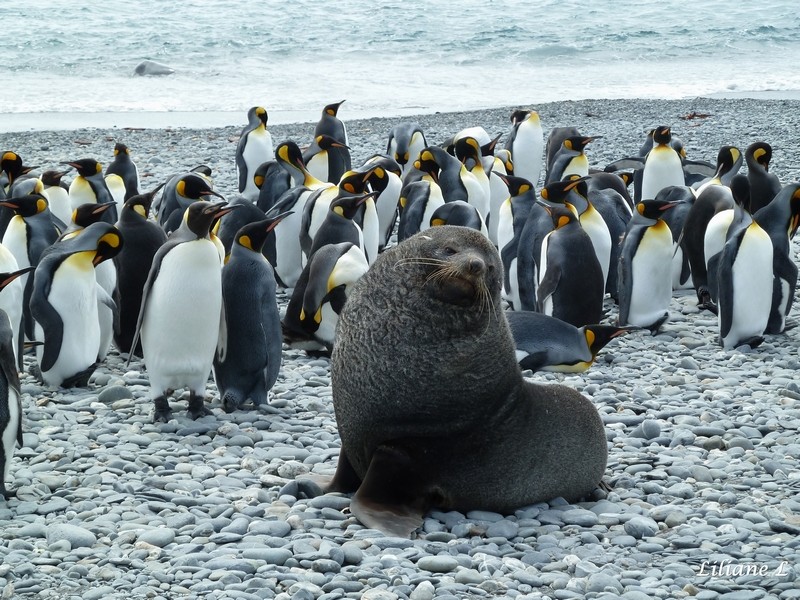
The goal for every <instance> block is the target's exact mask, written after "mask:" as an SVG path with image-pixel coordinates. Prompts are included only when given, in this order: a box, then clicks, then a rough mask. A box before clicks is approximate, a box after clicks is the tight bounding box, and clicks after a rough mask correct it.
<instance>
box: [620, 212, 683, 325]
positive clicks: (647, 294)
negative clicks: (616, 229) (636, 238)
mask: <svg viewBox="0 0 800 600" xmlns="http://www.w3.org/2000/svg"><path fill="white" fill-rule="evenodd" d="M631 262H632V264H631V278H632V282H631V296H630V306H629V308H628V322H627V324H629V325H636V326H639V327H647V326H649V325H652V324H653V323H655V322H656V321H658V320H659V319H661V317H663V316H664V313H665V312H667V308H668V307H669V303H670V300H671V299H672V234H671V233H670V232H669V230H668V229H667V228H666V227H664V228H663V231H660V230H655V229H654V228H653V227H650V228H648V230H647V231H646V232H645V233H644V236H643V239H642V241H641V242H640V243H639V251H638V252H636V254H635V255H634V257H633V260H632V261H631Z"/></svg>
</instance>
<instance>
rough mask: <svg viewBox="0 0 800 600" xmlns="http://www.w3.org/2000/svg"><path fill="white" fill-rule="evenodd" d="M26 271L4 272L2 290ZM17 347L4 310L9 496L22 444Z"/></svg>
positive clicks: (3, 456) (1, 384)
mask: <svg viewBox="0 0 800 600" xmlns="http://www.w3.org/2000/svg"><path fill="white" fill-rule="evenodd" d="M24 271H25V270H23V271H15V272H13V273H0V293H2V290H3V288H5V287H6V286H7V285H8V284H9V283H11V282H13V281H14V280H16V278H17V277H18V276H19V275H21V274H22V272H24ZM20 395H21V394H20V384H19V373H18V371H17V360H16V353H15V349H14V332H13V330H12V328H11V322H10V321H9V319H8V315H7V314H5V312H3V311H2V310H0V496H2V497H3V498H6V499H7V498H8V497H9V496H10V493H9V490H8V488H7V487H6V486H7V485H8V482H9V473H10V471H11V459H12V457H13V456H14V446H15V445H16V444H19V446H20V447H22V403H21V401H20Z"/></svg>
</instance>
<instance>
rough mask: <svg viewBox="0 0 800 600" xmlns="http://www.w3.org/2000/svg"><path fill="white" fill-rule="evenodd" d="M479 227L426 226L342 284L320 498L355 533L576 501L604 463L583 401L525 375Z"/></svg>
mask: <svg viewBox="0 0 800 600" xmlns="http://www.w3.org/2000/svg"><path fill="white" fill-rule="evenodd" d="M502 278H503V265H502V263H501V261H500V256H499V254H498V252H497V250H496V249H495V248H494V246H493V245H492V244H491V242H490V241H489V240H488V239H487V238H486V237H485V236H483V235H482V234H481V233H479V232H477V231H475V230H472V229H469V228H466V227H458V226H442V227H434V228H431V229H428V230H426V231H424V232H421V233H419V234H417V235H415V236H413V237H411V238H409V239H407V240H405V241H404V242H402V243H400V244H398V245H397V246H395V247H394V248H391V249H389V250H387V251H386V252H384V253H383V254H382V255H381V256H379V257H378V259H377V260H376V261H375V263H374V264H373V265H372V267H371V268H370V270H369V271H368V272H367V273H366V274H365V275H364V276H363V277H362V278H361V279H360V280H359V281H358V282H357V283H356V284H355V285H354V286H353V290H352V294H351V295H350V297H349V298H348V301H347V302H346V303H345V306H344V308H343V309H342V312H341V315H340V321H339V325H338V329H337V335H336V343H335V344H334V348H333V352H332V362H331V384H332V390H333V405H334V410H335V412H336V419H337V424H338V428H339V433H340V435H341V439H342V450H341V454H340V456H339V463H338V466H337V470H336V474H335V475H334V478H333V480H332V481H331V482H330V484H329V485H328V487H327V489H326V491H337V492H344V493H352V492H355V495H354V496H353V498H352V501H351V504H350V508H351V511H352V513H353V514H354V515H355V516H356V517H357V518H358V519H359V520H360V521H361V522H362V523H363V524H364V525H366V526H367V527H371V528H375V529H379V530H381V531H383V532H385V533H387V534H389V535H399V536H406V537H407V536H409V535H410V534H411V532H413V531H414V529H416V528H417V527H419V526H420V525H421V524H422V522H423V516H424V515H425V513H426V512H427V511H428V510H429V509H431V508H438V509H442V510H460V511H468V510H472V509H484V510H493V511H497V512H509V511H512V510H514V509H516V508H519V507H521V506H525V505H529V504H532V503H536V502H540V501H545V500H549V499H552V498H556V497H559V496H561V497H563V498H565V499H567V500H569V501H574V500H577V499H579V498H582V497H585V496H586V495H588V494H589V493H590V492H591V491H592V490H593V489H595V488H596V487H597V485H598V484H599V483H600V481H601V478H602V476H603V473H604V471H605V468H606V459H607V446H606V437H605V432H604V428H603V423H602V421H601V419H600V417H599V414H598V412H597V410H596V409H595V407H594V405H593V404H592V403H591V402H590V401H589V400H587V399H586V398H584V397H583V396H582V395H581V394H580V393H578V392H577V391H575V390H573V389H571V388H568V387H565V386H562V385H537V384H533V383H530V382H528V381H525V380H524V379H523V377H522V374H521V371H520V367H519V365H518V364H517V358H516V354H515V346H514V341H513V339H512V336H511V332H510V329H509V325H508V322H507V320H506V317H505V314H504V312H503V308H502V305H501V300H500V292H501V285H502Z"/></svg>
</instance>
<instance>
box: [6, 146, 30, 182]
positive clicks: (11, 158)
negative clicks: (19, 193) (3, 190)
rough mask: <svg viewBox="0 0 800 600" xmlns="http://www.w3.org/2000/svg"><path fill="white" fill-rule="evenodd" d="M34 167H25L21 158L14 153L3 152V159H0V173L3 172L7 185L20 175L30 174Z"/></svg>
mask: <svg viewBox="0 0 800 600" xmlns="http://www.w3.org/2000/svg"><path fill="white" fill-rule="evenodd" d="M35 168H36V167H26V166H25V165H23V164H22V158H21V157H20V155H19V154H17V153H16V152H11V151H10V150H9V151H8V152H3V157H2V158H0V171H3V172H4V173H5V174H6V177H8V182H9V183H14V180H15V179H16V178H17V177H19V176H20V175H24V174H25V173H30V172H31V171H32V170H33V169H35Z"/></svg>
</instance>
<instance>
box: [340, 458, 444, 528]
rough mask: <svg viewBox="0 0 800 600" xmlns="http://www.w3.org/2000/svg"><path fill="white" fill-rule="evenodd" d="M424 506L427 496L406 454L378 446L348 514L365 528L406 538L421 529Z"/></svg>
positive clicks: (426, 502)
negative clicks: (353, 516)
mask: <svg viewBox="0 0 800 600" xmlns="http://www.w3.org/2000/svg"><path fill="white" fill-rule="evenodd" d="M337 475H338V471H337ZM427 504H428V500H427V494H426V493H425V491H424V490H423V489H422V488H421V486H420V485H419V480H418V478H417V476H416V472H415V470H414V468H413V465H412V461H411V460H410V458H409V456H408V454H407V453H406V452H405V451H404V450H402V449H400V448H397V447H388V446H380V447H378V448H377V449H376V450H375V453H374V454H373V455H372V460H371V461H370V463H369V468H368V469H367V474H366V475H365V476H364V481H363V482H362V483H361V486H360V487H359V488H358V491H357V492H356V494H355V496H353V499H352V500H351V501H350V512H352V513H353V514H354V515H355V516H356V518H357V519H358V520H359V521H361V523H363V524H364V525H366V526H367V527H370V528H372V529H378V530H380V531H382V532H384V533H385V534H387V535H392V536H397V537H406V538H407V537H409V536H410V535H411V532H412V531H414V530H415V529H417V528H418V527H419V526H420V525H422V521H423V517H424V515H425V512H426V511H427V508H428V506H427Z"/></svg>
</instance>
